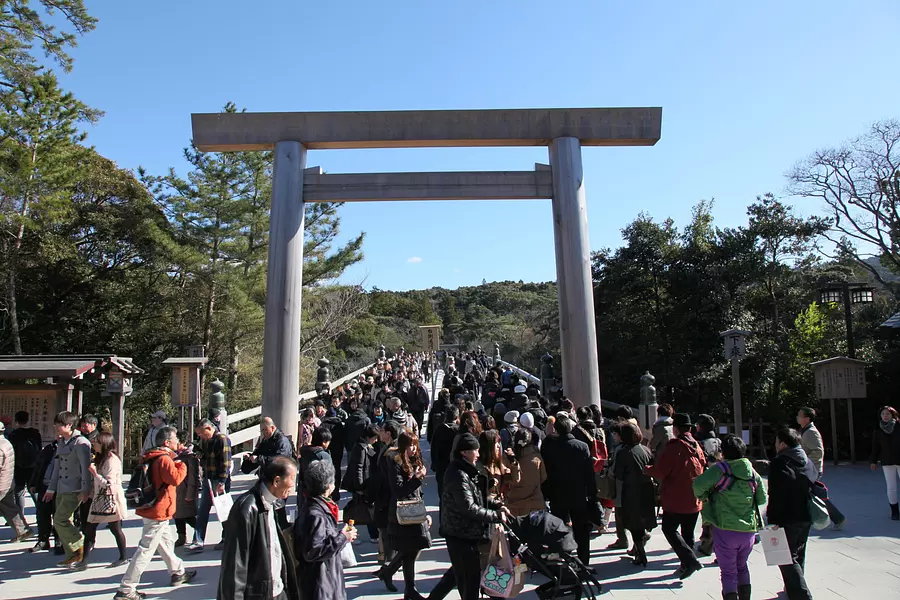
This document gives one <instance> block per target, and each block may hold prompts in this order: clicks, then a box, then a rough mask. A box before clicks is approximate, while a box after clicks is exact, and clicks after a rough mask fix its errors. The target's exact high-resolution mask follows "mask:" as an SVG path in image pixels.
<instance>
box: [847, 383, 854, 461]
mask: <svg viewBox="0 0 900 600" xmlns="http://www.w3.org/2000/svg"><path fill="white" fill-rule="evenodd" d="M847 421H848V422H849V423H850V464H852V465H855V464H856V432H855V431H854V429H853V398H847Z"/></svg>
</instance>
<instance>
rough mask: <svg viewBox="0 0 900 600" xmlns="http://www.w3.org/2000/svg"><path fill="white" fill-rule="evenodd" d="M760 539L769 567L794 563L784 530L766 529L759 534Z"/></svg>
mask: <svg viewBox="0 0 900 600" xmlns="http://www.w3.org/2000/svg"><path fill="white" fill-rule="evenodd" d="M759 537H760V543H761V544H762V547H763V553H764V554H765V555H766V564H767V565H769V566H770V567H775V566H780V565H789V564H791V563H792V562H793V560H792V559H791V549H790V548H789V547H788V542H787V536H786V535H785V533H784V529H781V528H780V527H779V528H778V529H772V528H771V527H766V528H765V529H763V530H761V531H760V532H759Z"/></svg>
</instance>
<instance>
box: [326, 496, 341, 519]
mask: <svg viewBox="0 0 900 600" xmlns="http://www.w3.org/2000/svg"><path fill="white" fill-rule="evenodd" d="M322 500H324V501H325V506H327V507H328V510H330V511H331V516H332V517H334V522H335V523H337V522H338V521H339V519H338V514H339V511H340V508H338V505H337V503H336V502H335V501H334V500H331V499H330V498H322Z"/></svg>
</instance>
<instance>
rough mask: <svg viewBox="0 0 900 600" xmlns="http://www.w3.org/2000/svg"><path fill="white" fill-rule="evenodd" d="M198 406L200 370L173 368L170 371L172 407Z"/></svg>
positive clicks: (195, 368) (194, 368)
mask: <svg viewBox="0 0 900 600" xmlns="http://www.w3.org/2000/svg"><path fill="white" fill-rule="evenodd" d="M199 404H200V369H198V368H197V367H175V368H174V369H172V405H173V406H198V405H199Z"/></svg>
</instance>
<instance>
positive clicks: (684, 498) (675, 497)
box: [644, 413, 706, 579]
mask: <svg viewBox="0 0 900 600" xmlns="http://www.w3.org/2000/svg"><path fill="white" fill-rule="evenodd" d="M691 426H692V424H691V417H690V416H689V415H686V414H682V413H678V414H676V415H675V417H674V419H673V420H672V432H673V433H674V434H675V437H674V438H672V439H671V440H669V441H668V442H667V443H666V445H665V446H664V447H663V449H662V451H661V452H660V453H659V456H658V457H657V458H656V463H655V464H653V465H650V466H647V467H646V468H645V469H644V472H645V473H646V474H647V475H650V476H651V477H653V478H654V479H656V480H657V481H659V482H660V486H661V491H660V505H661V506H662V509H663V517H662V530H663V535H665V536H666V540H667V541H668V542H669V545H671V546H672V550H674V551H675V554H677V555H678V558H679V560H680V561H681V568H680V569H679V570H678V572H677V575H678V578H679V579H687V578H688V577H690V576H691V575H693V574H694V573H696V572H697V571H699V570H700V569H701V568H702V567H703V566H702V565H701V564H700V561H699V560H697V557H696V556H695V555H694V550H693V547H694V530H695V529H696V527H697V518H698V517H699V516H700V508H701V507H702V503H701V502H700V501H699V500H697V497H696V496H694V489H693V483H694V479H696V478H697V477H698V476H699V475H700V474H701V473H703V471H704V470H706V455H705V454H704V453H703V448H702V447H701V446H700V444H698V443H697V441H696V440H695V439H694V438H693V436H691ZM679 529H680V530H681V531H680V533H679Z"/></svg>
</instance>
